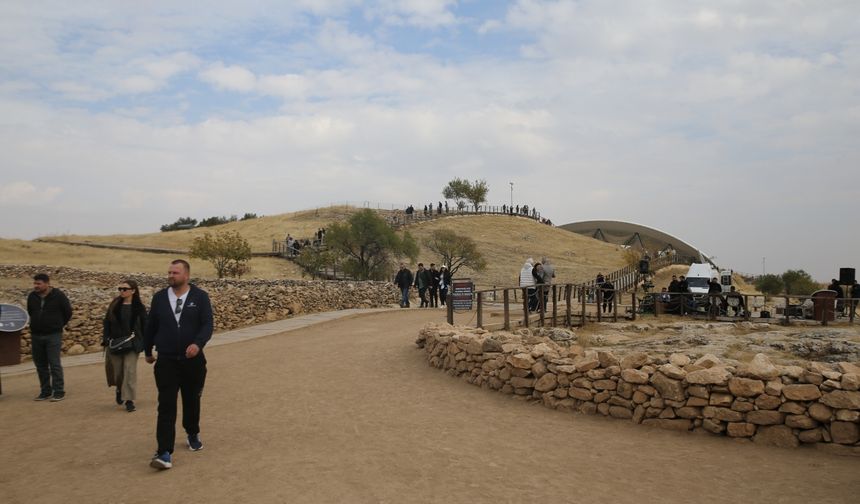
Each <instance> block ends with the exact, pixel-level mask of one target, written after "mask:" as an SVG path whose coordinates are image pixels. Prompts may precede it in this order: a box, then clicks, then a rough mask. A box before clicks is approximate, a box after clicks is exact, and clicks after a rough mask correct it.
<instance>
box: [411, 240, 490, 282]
mask: <svg viewBox="0 0 860 504" xmlns="http://www.w3.org/2000/svg"><path fill="white" fill-rule="evenodd" d="M424 245H425V246H426V247H427V248H428V249H430V250H431V251H433V252H434V253H435V254H438V255H439V256H440V257H441V258H442V264H444V265H446V266H447V267H448V271H450V272H451V274H452V275H453V274H455V273H456V272H457V270H458V269H460V268H461V267H463V266H465V267H467V268H469V269H471V270H473V271H481V270H483V269H484V268H486V267H487V261H486V260H484V257H483V255H482V254H481V251H480V250H478V245H477V244H476V243H475V240H473V239H471V238H470V237H468V236H463V235H459V234H457V233H455V232H454V231H451V230H450V229H437V230H436V231H433V233H431V234H430V237H428V238H427V239H425V240H424Z"/></svg>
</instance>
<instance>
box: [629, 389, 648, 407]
mask: <svg viewBox="0 0 860 504" xmlns="http://www.w3.org/2000/svg"><path fill="white" fill-rule="evenodd" d="M632 399H633V402H634V403H636V404H644V403H646V402H647V401H648V395H647V394H645V393H644V392H641V391H639V390H637V391H635V392H633V398H632Z"/></svg>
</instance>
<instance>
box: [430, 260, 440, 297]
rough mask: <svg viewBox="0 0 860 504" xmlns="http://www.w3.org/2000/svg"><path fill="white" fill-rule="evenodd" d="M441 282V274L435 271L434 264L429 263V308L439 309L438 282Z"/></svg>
mask: <svg viewBox="0 0 860 504" xmlns="http://www.w3.org/2000/svg"><path fill="white" fill-rule="evenodd" d="M440 280H441V273H440V272H439V270H437V269H436V264H435V263H430V287H429V289H428V294H429V295H430V307H431V308H438V307H439V281H440Z"/></svg>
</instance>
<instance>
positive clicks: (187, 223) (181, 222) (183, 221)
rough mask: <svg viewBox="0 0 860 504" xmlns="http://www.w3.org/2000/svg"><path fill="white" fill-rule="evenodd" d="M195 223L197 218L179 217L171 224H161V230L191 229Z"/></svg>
mask: <svg viewBox="0 0 860 504" xmlns="http://www.w3.org/2000/svg"><path fill="white" fill-rule="evenodd" d="M196 225H197V219H192V218H191V217H180V218H178V219H176V222H174V223H173V224H165V225H163V226H161V231H162V232H165V231H176V230H179V229H191V228H193V227H194V226H196Z"/></svg>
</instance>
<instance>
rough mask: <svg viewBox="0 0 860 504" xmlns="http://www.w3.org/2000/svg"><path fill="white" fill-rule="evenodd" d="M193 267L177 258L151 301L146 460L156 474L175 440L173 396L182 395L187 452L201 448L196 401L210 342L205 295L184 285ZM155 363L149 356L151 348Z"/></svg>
mask: <svg viewBox="0 0 860 504" xmlns="http://www.w3.org/2000/svg"><path fill="white" fill-rule="evenodd" d="M190 276H191V266H190V265H189V264H188V262H187V261H184V260H182V259H177V260H175V261H173V262H172V263H170V268H169V269H168V270H167V283H168V285H170V287H169V288H167V289H162V290H160V291H158V292H156V293H155V295H154V296H152V305H151V306H150V309H149V317H148V318H147V321H146V329H145V333H144V349H143V351H144V353H145V354H146V362H148V363H150V364H152V363H153V362H154V363H155V385H156V387H157V388H158V421H157V424H156V434H155V436H156V439H157V440H158V451H156V453H155V457H153V458H152V460H151V461H150V465H151V466H152V467H155V468H156V469H170V468H171V467H172V466H173V464H172V460H171V458H172V454H173V446H174V443H175V439H176V395H177V393H179V392H181V393H182V427H184V428H185V433H186V434H187V436H188V438H187V446H188V448H189V449H190V450H191V451H198V450H201V449H203V443H202V442H201V441H200V436H199V434H200V396H201V395H202V394H203V385H204V383H205V381H206V357H204V355H203V347H204V346H205V345H206V343H207V342H208V341H209V339H210V338H211V337H212V329H213V320H212V304H211V303H210V301H209V295H208V294H207V293H206V292H205V291H203V290H201V289H199V288H198V287H196V286H194V285H191V284H189V283H188V279H189V277H190ZM153 346H155V350H156V351H157V352H158V360H156V359H155V358H154V357H153V356H152V347H153Z"/></svg>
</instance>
